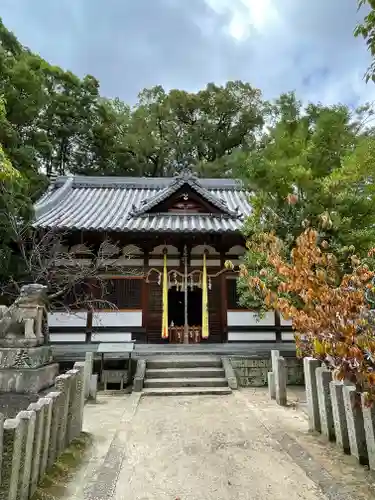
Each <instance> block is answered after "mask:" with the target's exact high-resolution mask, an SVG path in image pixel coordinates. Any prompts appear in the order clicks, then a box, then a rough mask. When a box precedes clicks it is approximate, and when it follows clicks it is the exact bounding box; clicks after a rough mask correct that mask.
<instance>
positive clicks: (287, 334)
mask: <svg viewBox="0 0 375 500" xmlns="http://www.w3.org/2000/svg"><path fill="white" fill-rule="evenodd" d="M281 340H286V341H290V340H293V341H294V333H293V332H281Z"/></svg>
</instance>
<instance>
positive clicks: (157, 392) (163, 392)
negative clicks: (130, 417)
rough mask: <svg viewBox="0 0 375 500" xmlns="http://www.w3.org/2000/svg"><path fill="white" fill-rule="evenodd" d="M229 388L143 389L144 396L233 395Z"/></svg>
mask: <svg viewBox="0 0 375 500" xmlns="http://www.w3.org/2000/svg"><path fill="white" fill-rule="evenodd" d="M231 393H232V391H231V389H229V387H163V388H161V387H157V388H156V387H148V388H146V389H143V391H142V395H143V396H199V395H204V394H206V395H212V396H221V395H225V394H231Z"/></svg>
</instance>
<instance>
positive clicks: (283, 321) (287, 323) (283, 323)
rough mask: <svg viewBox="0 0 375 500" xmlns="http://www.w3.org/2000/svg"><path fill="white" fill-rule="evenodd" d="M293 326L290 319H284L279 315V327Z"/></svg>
mask: <svg viewBox="0 0 375 500" xmlns="http://www.w3.org/2000/svg"><path fill="white" fill-rule="evenodd" d="M292 324H293V321H292V320H291V319H284V318H283V317H282V316H281V315H280V325H281V326H292Z"/></svg>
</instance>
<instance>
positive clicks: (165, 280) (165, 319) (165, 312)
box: [161, 253, 168, 339]
mask: <svg viewBox="0 0 375 500" xmlns="http://www.w3.org/2000/svg"><path fill="white" fill-rule="evenodd" d="M161 336H162V338H163V339H167V338H168V271H167V254H166V253H164V269H163V319H162V323H161Z"/></svg>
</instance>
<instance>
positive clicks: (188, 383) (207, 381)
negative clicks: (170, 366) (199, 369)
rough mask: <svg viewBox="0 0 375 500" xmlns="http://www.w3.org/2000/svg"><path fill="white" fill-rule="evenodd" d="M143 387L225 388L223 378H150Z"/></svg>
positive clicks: (225, 382) (226, 384) (225, 384)
mask: <svg viewBox="0 0 375 500" xmlns="http://www.w3.org/2000/svg"><path fill="white" fill-rule="evenodd" d="M144 386H145V387H160V388H164V387H227V386H228V382H227V380H226V379H225V378H150V379H146V380H145V384H144Z"/></svg>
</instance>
